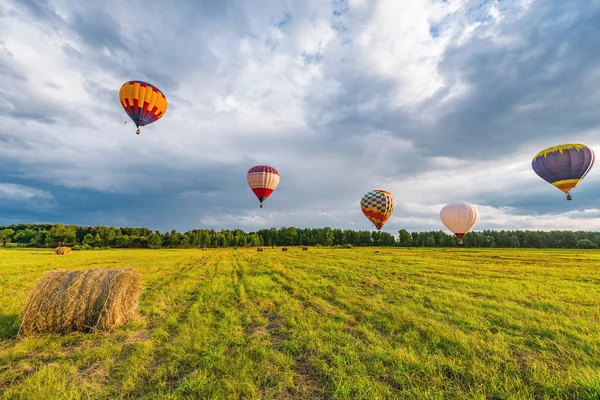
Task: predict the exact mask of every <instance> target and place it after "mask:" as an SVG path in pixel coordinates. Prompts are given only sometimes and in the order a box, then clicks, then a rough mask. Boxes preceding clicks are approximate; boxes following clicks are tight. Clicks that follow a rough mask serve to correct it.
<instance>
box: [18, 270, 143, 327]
mask: <svg viewBox="0 0 600 400" xmlns="http://www.w3.org/2000/svg"><path fill="white" fill-rule="evenodd" d="M141 289H142V285H141V279H140V275H139V274H138V273H137V272H136V270H134V269H133V268H131V267H127V268H123V269H104V268H98V269H89V270H78V271H66V270H54V271H50V272H49V273H48V274H46V275H45V276H44V277H43V278H42V279H40V281H39V282H38V284H37V286H36V287H35V289H33V291H32V292H31V294H30V295H29V300H28V302H27V307H25V311H24V313H23V322H22V323H21V327H20V329H19V335H28V334H31V333H34V332H57V333H67V332H73V331H81V332H89V331H95V330H98V331H112V330H114V329H116V328H118V327H119V326H121V325H123V324H124V323H126V322H128V321H130V320H131V319H133V318H134V317H135V316H136V315H137V307H138V303H139V300H140V292H141Z"/></svg>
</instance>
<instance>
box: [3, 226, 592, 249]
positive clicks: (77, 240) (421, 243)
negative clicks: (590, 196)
mask: <svg viewBox="0 0 600 400" xmlns="http://www.w3.org/2000/svg"><path fill="white" fill-rule="evenodd" d="M0 241H1V243H2V245H3V246H4V247H6V245H7V244H10V243H12V244H13V245H16V246H24V247H56V246H70V247H74V248H75V249H78V248H79V249H92V248H107V247H111V248H151V249H158V248H198V247H251V246H252V247H255V246H345V247H351V246H400V247H455V246H458V243H457V240H456V238H455V237H454V236H453V235H450V234H448V233H446V232H444V231H441V230H439V231H429V232H408V231H407V230H406V229H401V230H400V231H399V232H398V235H396V236H394V235H391V234H390V233H387V232H382V233H381V234H378V233H377V232H375V231H365V230H362V231H356V230H351V229H345V230H342V229H332V228H328V227H327V228H316V229H311V228H305V229H302V228H296V227H282V228H279V229H276V228H271V229H260V230H258V231H256V232H244V231H243V230H241V229H235V230H221V231H215V230H213V229H193V230H189V231H187V232H185V233H179V232H177V231H175V230H172V231H170V232H165V233H161V232H159V231H151V230H150V229H148V228H127V227H125V228H115V227H112V226H76V225H61V224H54V225H53V224H17V225H10V226H1V225H0ZM463 242H464V246H465V247H484V248H492V247H502V248H563V249H565V248H590V249H593V248H599V247H600V232H585V231H577V232H574V231H478V232H470V233H468V234H467V235H466V236H465V237H464V238H463Z"/></svg>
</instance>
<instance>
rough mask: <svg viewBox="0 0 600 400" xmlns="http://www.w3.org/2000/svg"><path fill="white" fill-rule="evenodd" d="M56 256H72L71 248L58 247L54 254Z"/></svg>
mask: <svg viewBox="0 0 600 400" xmlns="http://www.w3.org/2000/svg"><path fill="white" fill-rule="evenodd" d="M52 254H54V255H57V256H64V255H66V254H71V248H70V247H57V248H56V249H54V253H52Z"/></svg>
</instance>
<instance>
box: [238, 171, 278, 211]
mask: <svg viewBox="0 0 600 400" xmlns="http://www.w3.org/2000/svg"><path fill="white" fill-rule="evenodd" d="M246 179H247V181H248V185H249V186H250V189H252V191H253V192H254V194H255V195H256V197H258V201H260V207H261V208H262V202H263V201H264V200H265V199H266V198H267V197H269V196H270V195H271V193H273V191H274V190H275V188H277V185H279V172H277V170H276V169H275V168H273V167H270V166H268V165H256V166H254V167H252V168H250V170H249V171H248V174H246Z"/></svg>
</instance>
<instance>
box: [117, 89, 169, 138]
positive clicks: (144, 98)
mask: <svg viewBox="0 0 600 400" xmlns="http://www.w3.org/2000/svg"><path fill="white" fill-rule="evenodd" d="M119 100H120V101H121V106H123V109H124V110H125V112H126V113H127V115H129V118H131V120H132V121H133V122H134V123H135V126H137V127H138V128H139V127H140V126H146V125H148V124H151V123H153V122H154V121H158V120H159V119H161V118H162V117H163V116H164V115H165V112H167V98H166V97H165V95H164V94H163V92H161V91H160V90H158V88H157V87H156V86H154V85H151V84H149V83H147V82H142V81H129V82H126V83H124V84H123V86H121V90H120V91H119ZM138 133H139V129H138Z"/></svg>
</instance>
